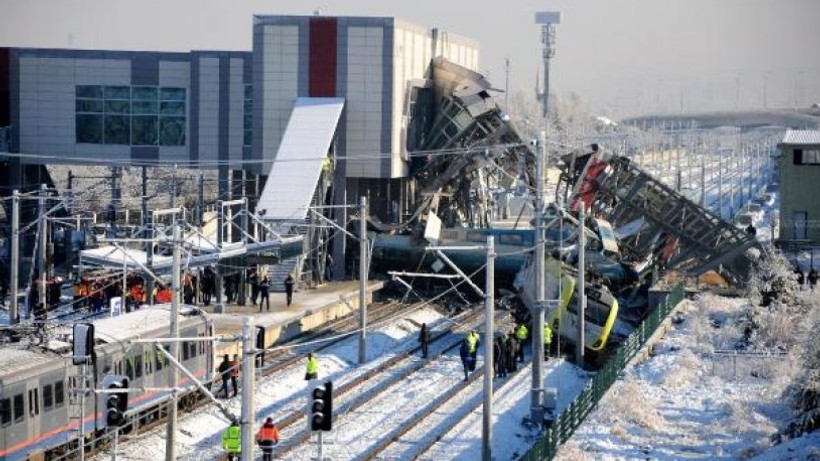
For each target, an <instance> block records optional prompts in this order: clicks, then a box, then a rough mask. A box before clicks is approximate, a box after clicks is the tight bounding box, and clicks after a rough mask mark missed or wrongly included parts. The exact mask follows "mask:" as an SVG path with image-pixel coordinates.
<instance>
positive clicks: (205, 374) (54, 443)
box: [0, 305, 214, 461]
mask: <svg viewBox="0 0 820 461" xmlns="http://www.w3.org/2000/svg"><path fill="white" fill-rule="evenodd" d="M180 312H181V314H180V317H179V320H178V325H179V336H180V337H184V338H196V337H208V336H212V334H213V326H212V323H211V322H210V320H209V319H208V318H207V317H206V316H204V315H203V314H201V313H200V312H199V311H198V310H196V309H195V308H194V309H190V308H182V309H181V310H180ZM93 324H94V330H95V354H96V361H95V362H94V364H90V365H87V366H85V367H84V366H82V365H74V364H73V361H72V357H71V352H70V351H69V350H68V349H69V348H67V347H64V348H63V350H59V351H54V350H44V349H37V348H35V347H31V348H29V349H23V348H22V347H20V346H17V345H15V346H7V347H4V348H2V349H0V459H4V460H8V461H16V460H29V459H30V460H33V459H45V460H48V459H56V458H59V457H61V455H64V454H65V453H67V452H69V451H71V450H75V449H76V447H77V442H78V440H79V435H80V426H79V425H80V421H81V420H82V421H83V424H84V433H85V437H86V443H87V444H88V443H91V442H92V441H94V440H95V439H97V438H99V437H100V436H101V435H103V432H104V431H105V429H106V422H105V408H106V396H105V394H99V395H98V394H96V393H94V392H93V389H94V388H99V386H100V382H101V381H102V378H103V377H104V376H105V375H106V374H109V373H111V374H115V375H123V376H127V377H128V378H129V387H131V388H137V387H139V388H164V387H167V385H168V372H169V369H170V366H171V364H170V363H169V362H168V360H167V359H166V357H165V356H164V355H163V354H162V352H160V351H158V350H157V349H156V346H155V345H154V344H153V343H135V342H133V340H135V339H151V338H166V337H168V336H169V325H170V306H169V305H158V306H153V307H149V308H144V309H141V310H138V311H135V312H131V313H128V314H124V315H121V316H117V317H111V318H106V319H102V320H98V321H95V322H93ZM66 335H67V336H66V339H67V343H70V341H71V339H70V333H67V334H66ZM162 347H164V348H166V349H168V348H169V344H168V343H162ZM179 361H180V362H181V363H182V364H183V365H184V366H185V367H186V368H187V369H188V370H189V371H190V372H191V373H192V374H193V375H194V376H196V377H197V379H200V380H202V381H205V382H210V381H211V380H212V379H213V378H214V354H213V347H212V344H211V343H210V342H208V341H183V342H180V343H179ZM84 371H85V375H84V376H85V377H86V380H85V381H86V384H85V385H86V386H88V387H89V388H91V389H90V391H89V392H88V393H87V394H86V398H85V402H84V403H85V405H84V407H83V406H82V405H81V400H82V399H81V398H80V393H81V392H80V390H81V389H82V387H83V382H84V380H83V378H82V376H83V372H84ZM177 387H182V388H185V389H186V391H185V392H184V393H182V395H179V396H178V398H179V400H178V401H179V402H180V405H186V404H188V403H192V402H194V401H195V400H197V399H198V398H199V394H198V391H197V390H196V388H195V387H194V384H193V383H192V382H190V380H189V379H188V378H187V377H186V376H185V375H184V374H182V373H179V380H178V382H177ZM168 397H169V392H166V391H161V390H153V391H147V392H130V393H129V394H128V411H127V413H126V417H127V425H126V426H125V427H124V428H122V429H123V430H131V429H134V428H137V427H139V426H140V425H143V424H146V423H149V422H151V421H153V420H155V419H156V417H157V416H158V415H159V413H160V412H161V411H162V407H164V405H163V403H164V402H165V401H167V399H168Z"/></svg>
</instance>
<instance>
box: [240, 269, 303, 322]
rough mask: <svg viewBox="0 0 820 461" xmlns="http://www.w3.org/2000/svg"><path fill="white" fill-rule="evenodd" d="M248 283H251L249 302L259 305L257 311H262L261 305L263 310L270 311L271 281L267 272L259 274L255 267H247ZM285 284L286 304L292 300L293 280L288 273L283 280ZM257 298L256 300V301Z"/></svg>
mask: <svg viewBox="0 0 820 461" xmlns="http://www.w3.org/2000/svg"><path fill="white" fill-rule="evenodd" d="M248 283H249V284H250V285H251V302H252V303H253V305H254V306H256V305H258V306H259V312H262V305H263V304H264V305H265V310H266V311H267V312H270V288H271V281H270V278H269V277H268V275H267V274H259V273H258V272H257V271H256V269H253V268H251V269H248ZM283 283H284V285H285V302H286V303H287V305H288V306H290V304H291V303H292V302H293V288H294V286H295V280H294V279H293V276H292V275H291V274H288V275H287V277H285V280H284V281H283ZM257 300H258V301H257Z"/></svg>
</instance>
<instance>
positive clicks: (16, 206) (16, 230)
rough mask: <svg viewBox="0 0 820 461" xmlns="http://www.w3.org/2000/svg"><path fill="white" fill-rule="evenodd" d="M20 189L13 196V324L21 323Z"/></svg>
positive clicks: (11, 305) (10, 315) (15, 190)
mask: <svg viewBox="0 0 820 461" xmlns="http://www.w3.org/2000/svg"><path fill="white" fill-rule="evenodd" d="M19 279H20V191H18V190H17V189H14V192H12V196H11V280H10V282H11V283H10V284H11V287H10V288H11V303H10V304H9V317H10V321H11V324H17V323H20V312H19V311H18V305H17V301H18V300H17V294H18V290H19V284H20V280H19Z"/></svg>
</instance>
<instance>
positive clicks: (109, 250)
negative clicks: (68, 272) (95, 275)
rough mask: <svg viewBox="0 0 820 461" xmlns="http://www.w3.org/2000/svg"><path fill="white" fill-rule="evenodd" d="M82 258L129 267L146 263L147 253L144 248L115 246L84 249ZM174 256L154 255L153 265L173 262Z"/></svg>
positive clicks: (88, 260) (89, 261)
mask: <svg viewBox="0 0 820 461" xmlns="http://www.w3.org/2000/svg"><path fill="white" fill-rule="evenodd" d="M80 258H82V259H83V260H85V261H86V262H88V263H91V264H99V265H107V266H110V265H115V266H117V267H122V265H123V263H125V264H126V266H128V267H129V268H133V267H134V266H138V264H137V263H139V264H142V265H145V264H146V261H147V258H146V253H145V252H144V251H142V250H132V249H130V248H126V249H124V250H123V249H122V248H118V247H114V246H107V247H100V248H93V249H90V250H83V251H81V252H80ZM171 261H172V258H171V257H168V256H161V255H154V258H153V261H152V263H153V266H154V267H157V266H163V265H166V264H171Z"/></svg>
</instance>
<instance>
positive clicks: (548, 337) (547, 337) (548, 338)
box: [544, 323, 552, 360]
mask: <svg viewBox="0 0 820 461" xmlns="http://www.w3.org/2000/svg"><path fill="white" fill-rule="evenodd" d="M551 346H552V328H550V326H549V324H548V323H544V360H548V359H549V358H550V348H551Z"/></svg>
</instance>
